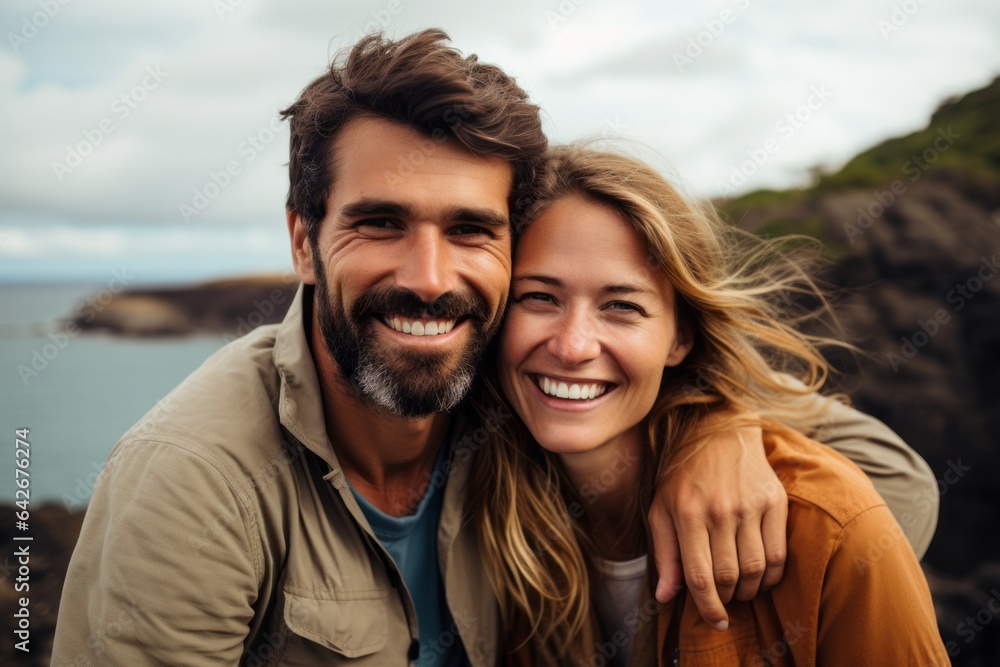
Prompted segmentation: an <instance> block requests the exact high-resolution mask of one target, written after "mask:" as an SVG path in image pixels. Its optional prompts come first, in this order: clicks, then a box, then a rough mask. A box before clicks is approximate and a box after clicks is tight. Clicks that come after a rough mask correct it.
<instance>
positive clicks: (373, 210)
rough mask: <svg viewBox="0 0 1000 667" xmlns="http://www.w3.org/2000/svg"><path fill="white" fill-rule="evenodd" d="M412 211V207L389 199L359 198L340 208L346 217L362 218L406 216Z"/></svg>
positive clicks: (341, 213) (342, 214)
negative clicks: (371, 216) (370, 216)
mask: <svg viewBox="0 0 1000 667" xmlns="http://www.w3.org/2000/svg"><path fill="white" fill-rule="evenodd" d="M410 213H411V210H410V207H409V206H407V205H405V204H400V203H399V202H394V201H390V200H388V199H370V198H365V199H359V200H358V201H355V202H351V203H350V204H347V205H346V206H344V207H343V208H341V209H340V215H341V216H343V217H345V218H361V217H364V216H368V215H391V216H393V217H398V218H404V217H407V216H408V215H409V214H410Z"/></svg>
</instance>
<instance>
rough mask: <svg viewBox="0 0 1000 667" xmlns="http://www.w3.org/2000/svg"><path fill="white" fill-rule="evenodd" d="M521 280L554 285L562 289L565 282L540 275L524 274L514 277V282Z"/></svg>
mask: <svg viewBox="0 0 1000 667" xmlns="http://www.w3.org/2000/svg"><path fill="white" fill-rule="evenodd" d="M519 280H534V281H535V282H537V283H542V284H543V285H552V286H553V287H562V286H563V282H562V281H561V280H559V279H558V278H553V277H552V276H545V275H540V274H537V273H523V274H521V275H519V276H514V282H517V281H519Z"/></svg>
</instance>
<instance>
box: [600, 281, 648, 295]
mask: <svg viewBox="0 0 1000 667" xmlns="http://www.w3.org/2000/svg"><path fill="white" fill-rule="evenodd" d="M601 291H602V292H605V293H607V294H653V290H652V289H650V288H649V287H645V286H643V285H633V284H630V283H625V284H621V285H605V286H604V287H602V288H601Z"/></svg>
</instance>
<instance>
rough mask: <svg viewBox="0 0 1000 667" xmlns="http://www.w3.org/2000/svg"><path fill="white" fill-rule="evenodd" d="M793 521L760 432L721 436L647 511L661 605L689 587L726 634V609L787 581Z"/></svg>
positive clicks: (664, 486) (668, 482) (670, 480)
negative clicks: (789, 525)
mask: <svg viewBox="0 0 1000 667" xmlns="http://www.w3.org/2000/svg"><path fill="white" fill-rule="evenodd" d="M787 519H788V496H787V495H786V494H785V489H784V487H783V486H782V485H781V483H780V482H779V480H778V477H777V476H776V475H775V474H774V471H773V470H772V469H771V466H770V465H768V462H767V458H766V457H765V455H764V443H763V437H762V434H761V429H760V428H759V427H746V428H740V429H737V430H734V431H730V432H728V433H724V434H720V435H718V436H715V437H714V438H712V439H711V440H710V441H708V442H706V443H705V445H704V446H702V447H701V448H700V449H699V450H697V451H696V452H695V453H694V454H693V455H692V456H691V457H690V458H688V459H686V460H685V462H684V464H683V465H682V466H680V467H679V468H678V469H677V470H675V471H673V472H672V473H671V475H670V476H668V477H667V478H665V479H664V480H663V482H661V484H660V487H659V488H658V489H657V492H656V497H655V498H654V499H653V505H652V507H651V508H650V510H649V527H650V533H651V537H652V542H653V556H654V558H655V561H656V570H657V572H658V574H659V583H658V584H657V587H656V599H657V600H659V601H660V602H666V601H668V600H670V599H671V598H673V597H674V595H675V594H676V593H677V592H678V591H679V590H680V588H681V586H682V582H686V583H687V587H688V590H689V591H690V593H691V595H692V597H693V598H694V601H695V604H697V606H698V610H699V611H700V612H701V616H702V618H704V619H705V621H706V622H707V623H708V624H709V625H711V626H713V627H715V628H716V629H718V630H725V629H726V628H728V627H729V615H728V614H727V613H726V609H725V607H724V606H723V605H724V604H726V603H728V602H730V601H731V600H732V599H733V598H734V597H735V599H737V600H750V599H752V598H753V597H754V596H756V595H757V592H758V591H759V590H761V589H764V590H766V589H768V588H770V587H772V586H774V585H775V584H777V583H778V582H779V581H780V580H781V576H782V573H783V570H784V566H785V523H786V521H787Z"/></svg>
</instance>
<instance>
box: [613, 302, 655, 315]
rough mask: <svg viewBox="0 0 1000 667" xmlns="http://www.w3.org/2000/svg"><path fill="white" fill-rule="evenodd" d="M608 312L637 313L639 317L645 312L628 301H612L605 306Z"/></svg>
mask: <svg viewBox="0 0 1000 667" xmlns="http://www.w3.org/2000/svg"><path fill="white" fill-rule="evenodd" d="M607 308H608V310H611V311H614V312H617V313H638V314H639V315H645V314H646V311H645V310H643V309H642V308H641V307H640V306H639V305H638V304H634V303H631V302H629V301H612V302H611V303H609V304H608V305H607Z"/></svg>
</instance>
